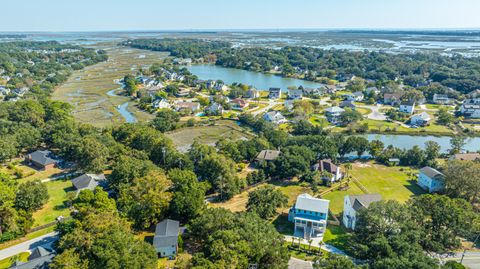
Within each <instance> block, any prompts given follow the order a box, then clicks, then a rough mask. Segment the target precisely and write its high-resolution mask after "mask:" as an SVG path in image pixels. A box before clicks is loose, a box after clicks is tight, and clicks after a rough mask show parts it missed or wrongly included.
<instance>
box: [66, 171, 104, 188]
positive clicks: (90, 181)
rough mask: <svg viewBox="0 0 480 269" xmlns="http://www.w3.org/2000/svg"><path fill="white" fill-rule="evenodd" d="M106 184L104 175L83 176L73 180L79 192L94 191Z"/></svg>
mask: <svg viewBox="0 0 480 269" xmlns="http://www.w3.org/2000/svg"><path fill="white" fill-rule="evenodd" d="M103 182H105V175H104V174H98V175H95V174H83V175H81V176H79V177H76V178H74V179H72V184H73V186H74V187H75V188H76V189H77V190H84V189H89V190H94V189H95V188H96V187H97V186H98V185H100V184H101V183H103Z"/></svg>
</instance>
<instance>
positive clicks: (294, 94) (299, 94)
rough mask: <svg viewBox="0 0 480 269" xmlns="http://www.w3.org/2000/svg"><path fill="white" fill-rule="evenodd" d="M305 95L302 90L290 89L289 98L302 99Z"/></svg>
mask: <svg viewBox="0 0 480 269" xmlns="http://www.w3.org/2000/svg"><path fill="white" fill-rule="evenodd" d="M302 97H303V91H302V90H296V89H292V90H288V99H291V100H301V99H302Z"/></svg>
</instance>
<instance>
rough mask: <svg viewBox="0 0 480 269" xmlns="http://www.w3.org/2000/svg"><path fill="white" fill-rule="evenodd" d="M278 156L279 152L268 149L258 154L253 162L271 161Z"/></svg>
mask: <svg viewBox="0 0 480 269" xmlns="http://www.w3.org/2000/svg"><path fill="white" fill-rule="evenodd" d="M279 155H280V151H278V150H269V149H264V150H262V151H260V153H258V155H257V158H255V160H257V161H273V160H275V159H276V158H278V156H279Z"/></svg>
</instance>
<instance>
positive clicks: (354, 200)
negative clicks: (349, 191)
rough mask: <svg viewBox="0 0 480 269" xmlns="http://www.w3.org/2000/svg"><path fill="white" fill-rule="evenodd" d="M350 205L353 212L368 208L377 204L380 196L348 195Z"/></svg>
mask: <svg viewBox="0 0 480 269" xmlns="http://www.w3.org/2000/svg"><path fill="white" fill-rule="evenodd" d="M348 198H349V199H350V204H351V205H352V207H353V209H354V210H355V211H358V210H360V209H362V208H368V207H369V206H370V204H371V203H373V202H378V201H380V200H382V196H381V195H380V194H377V193H375V194H363V195H349V196H348Z"/></svg>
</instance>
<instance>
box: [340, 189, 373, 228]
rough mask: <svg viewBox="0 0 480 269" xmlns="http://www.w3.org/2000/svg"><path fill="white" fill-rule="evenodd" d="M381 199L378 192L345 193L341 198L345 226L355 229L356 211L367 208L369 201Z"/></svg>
mask: <svg viewBox="0 0 480 269" xmlns="http://www.w3.org/2000/svg"><path fill="white" fill-rule="evenodd" d="M380 200H382V196H381V195H380V194H363V195H347V196H345V198H344V199H343V218H342V222H343V225H345V227H347V228H349V229H352V230H355V224H356V222H357V212H358V211H360V210H362V209H367V208H368V207H369V206H370V204H371V203H373V202H378V201H380Z"/></svg>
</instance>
